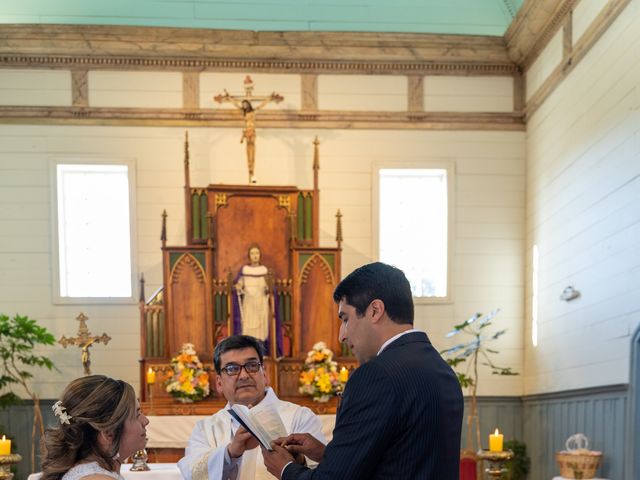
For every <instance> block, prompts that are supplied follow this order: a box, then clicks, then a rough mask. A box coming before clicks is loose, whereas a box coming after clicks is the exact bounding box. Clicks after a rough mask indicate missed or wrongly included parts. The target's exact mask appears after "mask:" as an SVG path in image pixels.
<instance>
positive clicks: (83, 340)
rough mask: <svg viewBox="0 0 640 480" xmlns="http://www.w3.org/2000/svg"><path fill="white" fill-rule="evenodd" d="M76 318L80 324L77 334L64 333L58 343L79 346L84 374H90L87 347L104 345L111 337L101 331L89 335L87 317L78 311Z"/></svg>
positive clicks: (89, 359) (89, 356)
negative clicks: (70, 335)
mask: <svg viewBox="0 0 640 480" xmlns="http://www.w3.org/2000/svg"><path fill="white" fill-rule="evenodd" d="M76 320H78V321H79V322H80V326H79V327H78V335H77V336H75V337H70V338H67V337H65V336H64V335H63V336H62V338H61V339H60V340H58V343H59V344H60V345H62V346H63V347H64V348H67V345H75V346H76V347H80V348H81V349H82V357H81V358H82V366H83V367H84V374H85V375H91V352H89V348H90V347H91V345H93V344H94V343H104V344H105V345H106V344H108V343H109V340H111V337H110V336H109V335H107V334H106V333H103V334H102V335H100V336H95V337H93V336H91V332H90V331H89V329H88V328H87V320H89V318H88V317H87V316H85V314H84V313H82V312H80V315H78V316H77V317H76Z"/></svg>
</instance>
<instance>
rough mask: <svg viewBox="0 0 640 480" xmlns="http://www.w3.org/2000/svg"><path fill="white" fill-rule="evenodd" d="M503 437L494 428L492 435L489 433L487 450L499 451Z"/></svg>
mask: <svg viewBox="0 0 640 480" xmlns="http://www.w3.org/2000/svg"><path fill="white" fill-rule="evenodd" d="M503 438H504V435H502V434H501V433H500V432H498V429H497V428H496V431H495V433H494V434H493V435H489V451H490V452H501V451H502V440H503Z"/></svg>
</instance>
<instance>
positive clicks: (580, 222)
mask: <svg viewBox="0 0 640 480" xmlns="http://www.w3.org/2000/svg"><path fill="white" fill-rule="evenodd" d="M639 85H640V2H639V1H638V0H634V1H632V2H631V3H630V4H629V5H628V6H627V8H626V9H625V10H624V11H623V12H622V14H621V15H620V17H619V18H618V19H617V20H616V21H615V22H614V24H613V25H612V26H611V27H610V28H609V30H608V31H607V32H606V33H605V34H604V35H603V36H602V38H601V39H600V40H599V41H598V43H597V44H596V45H595V46H594V47H593V49H592V50H591V51H590V52H589V53H588V55H587V56H586V57H585V58H584V59H583V60H582V62H581V63H580V64H579V65H578V66H577V67H576V68H575V70H573V72H571V73H570V74H569V76H568V77H567V78H566V79H565V80H564V82H563V83H562V84H561V85H560V86H559V88H557V89H556V90H555V92H554V93H553V94H552V95H551V96H550V97H549V98H548V99H547V100H546V101H545V102H544V104H543V105H542V107H541V108H540V109H539V110H538V111H537V112H535V114H534V115H533V116H532V118H531V119H530V121H529V123H528V125H527V141H526V143H527V172H526V173H527V258H528V263H529V267H528V269H527V270H528V272H529V275H530V273H531V266H530V263H531V262H530V257H531V253H530V252H531V248H532V246H533V245H534V244H537V245H538V247H539V249H540V276H539V282H540V283H539V284H540V301H539V336H538V342H539V343H538V346H537V347H533V346H532V342H531V340H530V338H531V331H530V312H531V302H530V301H529V300H528V301H527V310H526V318H527V322H526V323H527V329H526V341H525V347H526V357H525V362H526V363H525V368H526V372H527V375H526V377H525V385H524V388H525V393H526V394H531V393H541V392H549V391H558V390H567V389H573V388H582V387H590V386H598V385H610V384H618V383H627V382H628V381H629V352H630V345H631V335H632V334H633V332H634V331H635V329H636V328H637V327H638V325H640V248H638V246H639V245H640V208H639V205H640V202H639V200H640V133H639V130H640V115H639V112H638V108H639V106H640V95H639V93H638V86H639ZM567 285H573V286H574V287H575V288H576V289H577V290H579V291H580V292H581V294H582V296H581V297H580V298H579V299H577V300H573V301H571V302H564V301H561V300H560V299H559V295H560V293H561V292H562V290H563V288H565V287H566V286H567ZM527 292H528V294H530V293H531V282H530V281H528V282H527ZM528 296H529V295H528Z"/></svg>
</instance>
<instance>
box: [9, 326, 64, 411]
mask: <svg viewBox="0 0 640 480" xmlns="http://www.w3.org/2000/svg"><path fill="white" fill-rule="evenodd" d="M54 343H55V338H54V336H53V335H52V334H51V333H49V332H48V331H47V329H46V328H44V327H41V326H40V325H38V323H37V322H36V321H35V320H33V319H31V318H29V317H23V316H21V315H16V316H15V317H13V318H9V317H8V316H6V315H3V314H0V361H2V372H1V374H0V390H5V391H6V390H9V391H6V392H5V393H4V394H2V395H0V408H4V407H6V406H8V405H11V404H15V403H17V402H19V401H20V397H19V396H18V395H17V394H16V393H15V392H13V391H12V390H11V389H12V388H13V387H14V386H17V385H20V386H22V387H23V388H24V389H25V391H26V392H27V394H28V395H29V396H30V397H31V398H34V394H33V393H32V392H31V390H30V389H29V385H28V381H29V380H30V379H32V378H33V373H31V372H32V370H33V368H38V367H44V368H47V369H49V370H52V369H53V368H55V367H54V365H53V362H52V361H51V360H49V359H48V358H47V357H45V356H43V355H36V354H35V353H34V352H33V350H34V348H35V347H36V346H38V345H53V344H54Z"/></svg>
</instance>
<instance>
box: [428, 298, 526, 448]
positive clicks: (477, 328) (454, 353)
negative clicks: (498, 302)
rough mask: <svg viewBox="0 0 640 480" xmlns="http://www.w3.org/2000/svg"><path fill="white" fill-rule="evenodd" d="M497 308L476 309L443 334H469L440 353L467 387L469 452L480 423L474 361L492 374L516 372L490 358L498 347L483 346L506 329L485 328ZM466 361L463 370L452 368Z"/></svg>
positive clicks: (478, 443) (489, 324) (513, 373)
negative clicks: (484, 311) (494, 330)
mask: <svg viewBox="0 0 640 480" xmlns="http://www.w3.org/2000/svg"><path fill="white" fill-rule="evenodd" d="M499 312H500V309H495V310H493V311H492V312H490V313H489V314H487V315H483V314H482V313H476V314H474V315H473V316H471V317H470V318H468V319H467V320H465V321H464V322H462V323H461V324H459V325H456V326H454V327H453V330H452V331H451V332H449V333H448V334H447V337H448V338H449V337H453V336H455V335H458V334H460V333H466V334H467V335H470V336H471V337H472V338H471V340H469V341H467V342H462V343H459V344H457V345H454V346H453V347H450V348H447V349H445V350H442V351H441V352H440V353H441V354H442V355H443V356H444V358H445V360H446V362H447V363H448V364H449V365H450V366H451V367H452V368H453V369H454V371H455V372H456V375H457V376H458V381H459V382H460V386H461V387H462V388H467V389H468V390H469V396H470V398H471V402H470V406H469V407H470V408H469V415H468V416H467V449H468V450H471V451H473V452H475V451H477V450H479V449H480V448H481V443H480V423H479V421H478V401H477V392H478V362H479V361H481V362H482V365H486V366H488V367H489V368H490V369H491V373H492V374H494V375H518V374H517V373H516V372H513V371H512V370H511V368H510V367H499V366H497V365H496V364H495V363H493V361H492V360H491V358H490V355H492V354H497V353H498V351H497V350H495V349H491V348H489V347H488V346H487V344H488V343H490V342H493V341H495V340H497V339H498V338H500V337H501V336H502V335H504V334H505V333H506V331H507V330H506V329H504V330H499V331H497V332H495V333H493V334H491V333H489V332H488V330H487V329H488V328H489V327H490V326H491V325H492V323H491V320H493V318H494V317H495V316H496V315H497V314H498V313H499ZM463 363H465V364H466V369H465V370H464V371H462V372H461V371H458V370H456V368H457V367H459V366H460V365H461V364H463ZM474 424H475V429H476V448H475V449H474V448H473V441H472V438H473V435H472V433H473V425H474Z"/></svg>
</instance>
